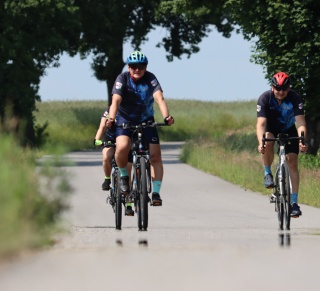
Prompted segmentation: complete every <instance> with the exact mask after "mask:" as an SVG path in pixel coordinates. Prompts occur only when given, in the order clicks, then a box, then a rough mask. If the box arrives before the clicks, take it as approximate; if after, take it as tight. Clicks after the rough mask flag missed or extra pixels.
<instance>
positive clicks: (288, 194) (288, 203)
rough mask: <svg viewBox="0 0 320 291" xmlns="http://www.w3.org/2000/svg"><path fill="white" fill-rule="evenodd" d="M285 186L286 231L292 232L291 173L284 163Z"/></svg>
mask: <svg viewBox="0 0 320 291" xmlns="http://www.w3.org/2000/svg"><path fill="white" fill-rule="evenodd" d="M282 173H283V185H284V192H283V193H285V194H284V196H283V198H284V199H283V200H284V201H283V207H284V218H285V225H286V229H287V230H290V221H291V185H290V172H289V167H288V165H287V163H284V165H283V169H282Z"/></svg>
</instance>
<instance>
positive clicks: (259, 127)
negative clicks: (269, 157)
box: [256, 117, 267, 153]
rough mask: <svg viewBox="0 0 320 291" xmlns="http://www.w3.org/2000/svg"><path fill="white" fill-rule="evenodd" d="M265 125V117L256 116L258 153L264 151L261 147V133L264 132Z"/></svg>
mask: <svg viewBox="0 0 320 291" xmlns="http://www.w3.org/2000/svg"><path fill="white" fill-rule="evenodd" d="M266 125H267V118H265V117H258V118H257V126H256V127H257V128H256V134H257V139H258V143H259V146H258V151H259V152H260V153H264V149H263V148H262V138H263V134H264V133H265V132H266Z"/></svg>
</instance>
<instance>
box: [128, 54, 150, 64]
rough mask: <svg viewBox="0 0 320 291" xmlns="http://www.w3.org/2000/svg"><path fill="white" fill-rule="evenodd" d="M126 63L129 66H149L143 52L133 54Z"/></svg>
mask: <svg viewBox="0 0 320 291" xmlns="http://www.w3.org/2000/svg"><path fill="white" fill-rule="evenodd" d="M126 63H127V65H131V64H144V65H147V64H148V59H147V57H146V56H145V55H144V54H143V53H142V52H139V51H135V52H133V53H131V54H130V55H129V56H128V57H127V61H126Z"/></svg>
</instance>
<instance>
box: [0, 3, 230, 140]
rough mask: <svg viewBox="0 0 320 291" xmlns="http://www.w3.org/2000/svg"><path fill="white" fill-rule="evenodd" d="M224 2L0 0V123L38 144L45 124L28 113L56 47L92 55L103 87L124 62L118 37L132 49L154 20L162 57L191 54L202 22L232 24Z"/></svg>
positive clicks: (55, 60)
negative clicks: (160, 36) (163, 32)
mask: <svg viewBox="0 0 320 291" xmlns="http://www.w3.org/2000/svg"><path fill="white" fill-rule="evenodd" d="M224 1H225V0H214V1H212V3H211V4H210V5H211V6H209V7H206V6H205V5H203V4H202V3H201V1H200V2H199V1H194V0H187V1H186V0H175V1H164V0H132V1H129V2H128V1H127V2H123V1H117V0H24V1H18V0H4V1H1V3H0V117H1V127H2V129H4V130H8V131H11V132H15V133H17V134H18V133H21V141H22V144H24V145H26V144H29V145H37V143H38V142H39V138H40V136H41V132H43V130H44V127H45V126H39V125H36V124H35V120H34V114H33V113H34V111H35V109H36V108H35V104H36V101H40V96H39V95H38V89H39V83H40V78H41V77H42V76H43V75H44V74H45V70H46V68H48V67H50V66H58V65H59V58H60V56H61V54H62V53H63V52H68V53H69V54H70V55H74V54H76V53H77V52H80V54H81V55H82V57H83V58H85V57H87V56H88V55H89V54H92V55H93V62H92V68H93V70H94V73H95V76H96V77H97V78H98V79H99V80H102V81H105V82H106V83H107V85H108V89H109V92H110V90H111V88H112V85H113V82H114V80H115V78H116V76H117V75H118V74H119V73H120V72H121V71H122V69H123V67H124V61H123V44H124V43H125V42H126V41H131V44H132V46H133V49H139V48H140V45H141V44H142V43H143V42H144V41H146V40H147V34H148V33H149V32H150V31H151V30H152V29H154V28H155V27H156V26H162V27H164V28H165V29H166V30H167V31H168V34H167V36H166V37H164V38H163V39H162V40H161V41H159V44H158V46H159V47H163V48H164V49H165V50H166V51H167V53H168V56H167V57H168V60H169V61H171V60H173V58H174V57H177V58H180V57H181V55H183V54H186V55H187V56H190V55H191V54H192V53H196V52H197V51H198V50H199V48H198V46H197V45H198V44H199V42H200V41H201V39H202V38H203V37H205V36H206V34H207V33H208V32H209V30H208V25H209V24H213V25H216V27H217V29H218V31H220V32H222V33H223V35H224V36H229V35H230V31H231V30H232V27H231V25H230V24H229V23H228V22H227V21H226V18H225V14H224V12H223V9H222V6H223V4H224ZM210 7H211V8H213V7H214V9H212V10H211V9H210ZM109 97H110V94H109ZM109 102H110V100H109ZM37 139H38V141H37Z"/></svg>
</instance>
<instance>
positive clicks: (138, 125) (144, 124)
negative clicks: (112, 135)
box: [116, 122, 169, 129]
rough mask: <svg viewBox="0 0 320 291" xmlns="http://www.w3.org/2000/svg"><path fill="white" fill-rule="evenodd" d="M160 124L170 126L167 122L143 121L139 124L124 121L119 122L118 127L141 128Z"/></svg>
mask: <svg viewBox="0 0 320 291" xmlns="http://www.w3.org/2000/svg"><path fill="white" fill-rule="evenodd" d="M159 126H169V124H166V123H165V122H142V123H139V124H135V125H133V124H131V123H122V124H117V125H116V127H120V128H123V129H139V128H146V127H159Z"/></svg>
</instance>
